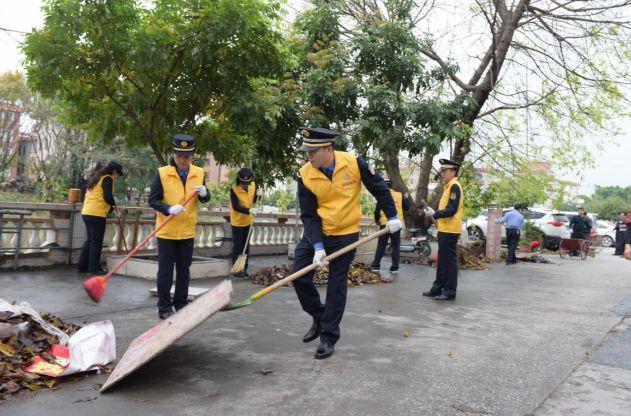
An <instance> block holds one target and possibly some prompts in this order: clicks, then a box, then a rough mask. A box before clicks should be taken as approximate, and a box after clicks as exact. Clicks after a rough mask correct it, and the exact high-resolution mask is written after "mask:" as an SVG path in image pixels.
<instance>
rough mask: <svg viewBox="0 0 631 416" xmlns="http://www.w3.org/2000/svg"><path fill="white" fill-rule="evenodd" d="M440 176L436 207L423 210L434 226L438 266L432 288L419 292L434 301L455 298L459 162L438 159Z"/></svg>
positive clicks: (459, 217) (460, 201)
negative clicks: (439, 190)
mask: <svg viewBox="0 0 631 416" xmlns="http://www.w3.org/2000/svg"><path fill="white" fill-rule="evenodd" d="M439 162H440V176H441V177H442V179H443V184H444V188H443V196H442V197H441V198H440V202H439V203H438V210H437V211H434V210H432V209H431V208H425V213H426V215H428V216H432V217H433V218H434V219H435V220H436V223H437V228H438V265H437V267H436V280H434V284H433V285H432V288H431V289H430V290H429V291H427V292H423V296H429V297H432V298H433V299H436V300H455V299H456V289H457V286H458V257H457V255H456V248H457V246H458V237H460V231H461V228H462V209H463V203H464V195H463V193H462V187H461V186H460V183H459V182H458V170H459V169H460V164H459V163H456V162H452V161H451V160H448V159H440V161H439Z"/></svg>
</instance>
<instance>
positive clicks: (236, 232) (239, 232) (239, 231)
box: [232, 225, 251, 272]
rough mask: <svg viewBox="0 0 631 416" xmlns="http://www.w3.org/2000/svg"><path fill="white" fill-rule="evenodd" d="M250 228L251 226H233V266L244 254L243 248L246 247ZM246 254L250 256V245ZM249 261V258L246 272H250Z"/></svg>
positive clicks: (246, 263)
mask: <svg viewBox="0 0 631 416" xmlns="http://www.w3.org/2000/svg"><path fill="white" fill-rule="evenodd" d="M250 227H251V225H246V226H245V227H236V226H234V225H233V226H232V264H234V262H235V261H237V259H238V258H239V256H240V255H241V254H243V247H244V246H245V240H246V239H247V238H248V232H249V231H250ZM245 254H250V244H248V248H246V249H245ZM248 260H249V256H248V259H246V260H245V268H244V269H243V271H244V272H247V271H248Z"/></svg>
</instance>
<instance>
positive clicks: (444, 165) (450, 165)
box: [434, 159, 462, 180]
mask: <svg viewBox="0 0 631 416" xmlns="http://www.w3.org/2000/svg"><path fill="white" fill-rule="evenodd" d="M438 163H440V169H439V170H438V173H436V175H435V176H434V179H435V180H438V179H439V178H440V172H441V171H443V170H445V169H455V170H458V169H460V166H462V164H460V163H458V162H454V161H452V160H449V159H438Z"/></svg>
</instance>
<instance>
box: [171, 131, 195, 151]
mask: <svg viewBox="0 0 631 416" xmlns="http://www.w3.org/2000/svg"><path fill="white" fill-rule="evenodd" d="M172 145H173V152H174V153H176V154H178V155H192V154H193V153H194V152H195V139H194V138H193V136H191V135H190V134H186V133H178V134H176V135H175V136H174V137H173V142H172Z"/></svg>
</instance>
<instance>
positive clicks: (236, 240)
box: [230, 168, 259, 278]
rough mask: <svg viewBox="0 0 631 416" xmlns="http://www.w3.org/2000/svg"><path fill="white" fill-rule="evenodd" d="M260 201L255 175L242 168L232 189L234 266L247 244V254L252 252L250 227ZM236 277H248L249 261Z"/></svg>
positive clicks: (231, 217)
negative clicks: (249, 236) (257, 203)
mask: <svg viewBox="0 0 631 416" xmlns="http://www.w3.org/2000/svg"><path fill="white" fill-rule="evenodd" d="M258 199H259V196H258V195H257V194H256V183H255V182H254V173H252V170H250V169H249V168H241V169H240V170H239V172H238V173H237V183H236V184H235V185H234V186H233V187H232V188H230V225H231V226H232V264H234V262H235V261H237V259H238V258H239V256H240V255H241V254H243V248H244V247H245V245H246V243H248V247H247V248H246V249H245V252H246V254H248V253H249V252H250V245H249V242H247V241H246V240H247V238H248V233H249V232H250V227H251V226H252V223H253V222H254V215H256V208H253V206H254V203H255V202H256V201H257V200H258ZM235 276H236V277H242V278H245V277H248V261H247V259H246V261H245V267H244V269H243V271H241V272H239V273H236V274H235Z"/></svg>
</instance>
